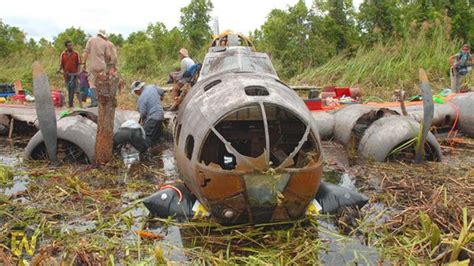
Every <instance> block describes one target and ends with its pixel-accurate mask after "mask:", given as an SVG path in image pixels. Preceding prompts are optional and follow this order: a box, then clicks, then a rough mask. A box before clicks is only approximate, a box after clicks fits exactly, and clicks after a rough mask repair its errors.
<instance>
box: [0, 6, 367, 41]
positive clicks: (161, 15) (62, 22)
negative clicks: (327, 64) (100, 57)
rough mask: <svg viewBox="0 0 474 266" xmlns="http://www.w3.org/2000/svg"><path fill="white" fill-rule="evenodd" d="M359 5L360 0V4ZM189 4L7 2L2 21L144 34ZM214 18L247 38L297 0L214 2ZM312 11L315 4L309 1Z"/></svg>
mask: <svg viewBox="0 0 474 266" xmlns="http://www.w3.org/2000/svg"><path fill="white" fill-rule="evenodd" d="M359 1H361V0H356V2H359ZM189 2H190V0H174V1H163V0H155V1H152V0H132V1H110V0H109V1H103V0H102V1H99V0H81V1H71V2H66V1H63V2H58V1H53V0H41V1H38V0H13V1H3V3H2V8H1V10H0V18H2V19H3V20H4V22H5V23H7V24H9V25H12V26H17V27H20V28H21V29H23V30H24V31H25V32H26V33H27V34H28V37H33V38H35V39H39V38H41V37H46V38H48V39H50V40H51V39H52V38H53V37H54V36H55V35H57V34H58V33H59V32H61V31H63V30H64V29H66V28H68V27H71V26H74V27H80V28H82V29H83V30H85V31H86V32H87V33H89V34H93V33H95V32H96V31H97V30H98V29H100V28H104V29H106V30H107V31H108V32H114V33H122V34H123V35H124V36H127V35H128V34H129V33H131V32H133V31H138V30H144V29H145V28H146V27H147V25H148V24H150V23H155V22H157V21H160V22H163V23H164V24H165V25H166V27H167V28H168V29H171V28H172V27H175V26H178V25H179V18H180V15H181V12H180V9H181V8H182V7H184V6H186V5H188V4H189ZM212 2H213V4H214V10H213V12H212V16H218V17H219V23H220V29H221V30H224V29H232V30H235V31H239V32H243V33H244V34H247V33H248V32H249V31H253V30H254V29H256V28H258V27H260V26H261V25H262V24H263V23H264V22H265V20H266V17H267V15H268V13H269V12H270V11H271V10H272V9H273V8H286V7H287V6H288V5H294V4H295V3H296V2H297V0H271V1H256V0H240V1H229V0H212ZM306 3H307V5H308V6H311V3H312V1H311V0H306Z"/></svg>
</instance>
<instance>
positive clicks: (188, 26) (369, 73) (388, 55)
mask: <svg viewBox="0 0 474 266" xmlns="http://www.w3.org/2000/svg"><path fill="white" fill-rule="evenodd" d="M212 9H213V4H212V1H211V0H192V1H191V2H190V4H189V5H188V6H186V7H184V8H182V9H181V13H182V14H181V18H180V26H179V27H175V28H172V29H167V28H166V26H165V25H164V24H163V23H162V22H159V21H158V22H155V23H152V24H150V25H148V27H147V28H146V29H144V30H142V31H137V32H133V33H131V34H130V35H129V36H128V37H127V38H126V39H125V38H124V37H123V36H122V35H120V34H114V33H111V34H110V40H111V41H112V42H114V43H115V44H116V45H117V47H118V48H119V63H120V73H121V74H122V76H123V77H124V78H125V79H126V81H127V84H128V83H130V81H131V80H133V79H136V78H140V79H144V80H146V81H148V82H157V83H160V84H162V83H164V81H165V80H167V74H168V73H169V72H171V71H173V70H174V69H176V67H178V66H179V61H178V58H177V51H178V50H179V49H180V48H181V47H186V48H188V49H189V50H190V55H191V57H192V58H193V59H195V60H196V61H198V62H200V61H202V59H203V57H204V54H205V52H206V51H207V48H208V45H209V41H210V39H211V31H210V28H209V23H210V19H211V18H210V15H209V12H210V11H212ZM472 21H474V12H473V6H472V1H425V0H417V1H405V0H383V1H372V0H365V1H364V2H363V3H362V4H361V5H360V6H359V10H358V11H356V10H355V9H354V7H353V4H352V1H351V0H335V1H327V0H314V2H313V5H312V6H311V7H309V6H306V4H305V1H303V0H300V1H298V2H297V3H296V4H295V5H294V6H288V8H287V9H274V10H272V11H271V12H270V13H269V14H268V17H267V21H266V22H265V23H264V24H263V25H262V26H261V28H259V29H256V30H255V31H253V32H251V33H250V36H251V38H252V39H253V41H254V43H255V44H256V46H257V49H258V50H260V51H263V52H267V53H268V54H269V55H270V56H271V58H272V61H273V63H274V65H275V67H276V69H277V72H278V73H279V75H280V77H281V78H282V79H283V80H285V81H289V82H290V83H293V84H299V83H305V84H310V85H318V86H326V85H359V86H361V88H362V90H363V92H365V95H375V94H376V95H379V96H383V97H384V98H385V100H387V99H388V98H389V96H390V95H391V91H392V90H393V89H400V88H403V89H405V90H407V91H408V92H410V93H411V94H415V93H417V90H416V88H415V86H414V85H415V84H416V83H417V75H416V74H415V73H416V72H417V71H418V68H425V69H427V71H428V75H429V78H430V80H431V81H433V82H434V83H435V85H436V86H437V88H443V87H447V86H449V76H448V69H449V66H448V64H447V57H448V56H450V55H453V54H454V53H456V52H458V51H459V48H460V45H461V44H462V43H464V42H471V44H472V45H474V41H473V40H474V23H472ZM87 38H88V36H87V35H86V33H85V32H84V31H83V30H82V29H80V28H74V27H71V28H68V29H66V30H65V31H64V32H61V33H60V34H58V36H56V37H55V38H54V41H53V43H50V42H48V41H47V40H45V39H41V40H40V41H39V42H36V41H35V40H33V39H30V40H27V39H26V36H25V34H24V33H23V32H22V31H21V29H19V28H17V27H14V26H9V25H6V24H4V23H3V22H0V82H11V81H13V80H15V79H21V80H22V81H23V82H24V83H25V84H26V87H31V77H30V76H31V75H30V71H29V68H30V67H31V64H32V63H33V61H34V60H40V61H42V62H43V63H44V64H45V65H46V68H47V69H48V70H50V71H48V74H49V75H50V76H54V77H53V78H52V84H53V85H54V86H56V87H63V84H62V81H61V79H60V78H56V76H55V74H54V71H53V70H54V69H55V68H56V67H57V66H56V64H57V63H56V60H57V56H58V55H59V53H60V52H61V51H62V50H63V49H64V41H65V40H67V39H70V40H72V41H73V42H74V43H75V45H76V50H78V51H82V48H83V47H84V45H85V43H86V40H87ZM52 58H53V59H52ZM472 76H473V75H472V74H471V76H470V77H468V78H467V79H466V81H467V82H468V83H472V81H473V78H472Z"/></svg>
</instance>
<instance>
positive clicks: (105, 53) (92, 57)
mask: <svg viewBox="0 0 474 266" xmlns="http://www.w3.org/2000/svg"><path fill="white" fill-rule="evenodd" d="M83 62H84V68H87V70H88V71H89V85H90V87H91V90H92V94H93V97H95V96H96V95H97V87H96V84H95V83H96V78H97V76H99V75H113V76H114V75H116V72H117V50H116V48H115V46H114V44H113V43H112V42H110V41H109V40H108V39H107V34H106V32H105V30H99V32H97V35H96V36H94V37H91V38H90V39H89V40H88V41H87V44H86V48H85V49H84V54H83Z"/></svg>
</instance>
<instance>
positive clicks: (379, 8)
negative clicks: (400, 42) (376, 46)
mask: <svg viewBox="0 0 474 266" xmlns="http://www.w3.org/2000/svg"><path fill="white" fill-rule="evenodd" d="M398 2H399V1H398V0H364V2H363V3H362V4H361V5H360V7H359V10H360V12H359V15H358V17H359V25H360V27H361V32H363V33H364V34H365V36H366V37H367V38H365V39H366V40H368V41H369V42H371V41H375V40H377V39H385V40H386V39H389V38H391V37H393V36H395V35H397V30H398V29H399V28H400V27H399V25H400V22H401V21H400V18H401V12H400V8H398V6H397V4H398Z"/></svg>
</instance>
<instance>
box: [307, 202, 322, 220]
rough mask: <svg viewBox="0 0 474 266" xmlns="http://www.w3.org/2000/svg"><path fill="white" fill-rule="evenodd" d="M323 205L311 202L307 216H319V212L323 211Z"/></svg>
mask: <svg viewBox="0 0 474 266" xmlns="http://www.w3.org/2000/svg"><path fill="white" fill-rule="evenodd" d="M321 210H322V208H321V205H319V203H318V202H317V201H316V200H315V199H314V200H313V201H311V203H310V204H309V206H308V209H307V210H306V215H307V216H317V215H318V214H319V211H321Z"/></svg>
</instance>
